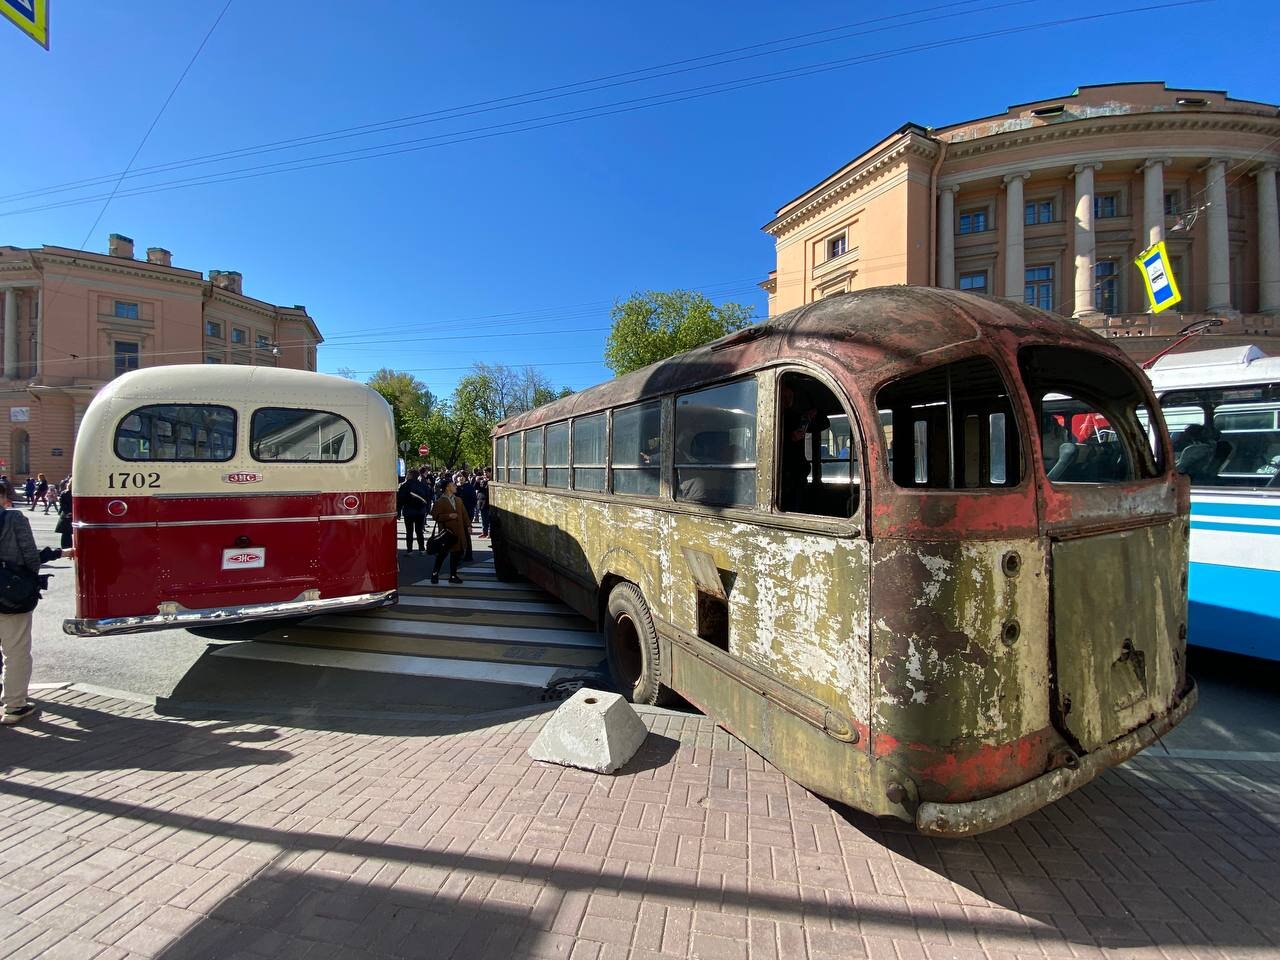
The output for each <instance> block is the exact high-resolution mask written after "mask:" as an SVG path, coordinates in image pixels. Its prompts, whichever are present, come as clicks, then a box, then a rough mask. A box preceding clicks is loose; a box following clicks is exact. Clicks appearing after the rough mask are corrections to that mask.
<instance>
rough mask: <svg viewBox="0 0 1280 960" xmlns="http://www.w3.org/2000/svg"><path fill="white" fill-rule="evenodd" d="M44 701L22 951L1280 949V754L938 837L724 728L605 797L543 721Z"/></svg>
mask: <svg viewBox="0 0 1280 960" xmlns="http://www.w3.org/2000/svg"><path fill="white" fill-rule="evenodd" d="M44 706H45V711H44V714H43V717H42V718H41V720H39V721H38V722H36V723H34V724H32V725H31V726H29V727H15V728H11V729H5V730H0V764H3V766H4V774H3V782H0V957H3V958H5V960H23V958H27V957H48V958H60V957H76V958H88V957H99V958H104V960H105V958H117V957H134V956H138V957H142V956H145V957H163V958H167V960H175V958H180V960H189V958H197V957H216V958H219V960H224V958H233V957H255V958H256V957H271V958H277V960H285V958H293V957H307V958H327V957H370V958H372V957H429V958H462V957H477V958H483V957H493V958H500V960H508V958H512V957H535V958H538V957H569V958H572V960H597V958H621V957H633V958H637V960H639V958H655V957H658V956H675V957H683V956H695V957H704V958H721V957H725V958H742V957H751V958H755V960H765V958H774V957H778V958H782V960H793V958H795V960H803V958H806V957H810V958H815V960H816V958H825V957H832V958H840V960H845V958H854V957H862V956H868V957H877V958H878V957H891V958H914V957H929V958H939V957H947V958H957V960H967V958H975V960H976V958H993V960H994V958H1013V957H1041V956H1051V957H1090V956H1093V957H1097V956H1119V957H1160V958H1163V957H1275V956H1278V955H1280V904H1278V903H1277V896H1280V894H1278V893H1277V891H1278V890H1280V865H1278V864H1280V856H1278V855H1280V841H1278V837H1280V831H1278V828H1277V815H1278V813H1280V764H1275V763H1270V764H1268V763H1238V762H1231V763H1228V762H1224V761H1222V760H1213V761H1209V760H1186V759H1173V758H1169V757H1159V756H1157V755H1156V754H1155V753H1149V754H1147V755H1145V756H1144V757H1142V758H1139V759H1138V760H1136V761H1134V762H1132V763H1130V764H1129V765H1128V766H1127V767H1125V768H1123V769H1121V770H1118V771H1113V772H1112V773H1110V774H1108V775H1107V776H1106V777H1105V778H1103V779H1102V780H1100V781H1099V782H1097V783H1095V784H1093V785H1091V786H1090V787H1088V788H1086V789H1085V790H1082V791H1080V792H1079V793H1077V794H1076V795H1074V796H1072V797H1069V798H1067V799H1066V800H1065V801H1063V802H1061V803H1059V804H1057V805H1056V806H1055V807H1053V808H1051V809H1049V810H1046V811H1042V812H1041V813H1039V814H1037V815H1034V816H1032V817H1029V818H1027V819H1026V820H1024V821H1022V822H1021V823H1020V824H1018V825H1016V826H1015V827H1011V828H1007V829H1005V830H1001V831H999V832H996V833H992V834H988V835H986V836H984V837H981V838H978V839H976V840H969V841H938V840H932V839H927V838H923V837H919V836H916V835H914V834H913V833H911V832H910V831H909V830H908V829H907V828H906V827H905V826H902V825H898V824H895V823H892V822H882V821H876V820H873V819H871V818H869V817H866V816H863V815H861V814H855V813H848V812H842V811H838V810H834V809H833V808H831V807H830V806H828V805H827V804H825V803H823V802H822V801H820V800H817V799H816V798H814V797H813V796H811V795H810V794H808V793H807V792H805V791H804V790H802V789H800V788H798V787H796V786H795V785H794V784H791V783H789V782H788V781H786V780H785V779H784V778H783V777H782V776H781V775H779V774H778V773H777V772H776V771H774V770H773V769H772V768H771V767H769V766H768V765H767V764H765V763H763V762H762V761H761V760H760V759H759V758H758V757H757V756H756V755H755V754H753V753H751V752H749V751H747V750H745V749H744V748H743V747H742V746H741V744H739V743H738V742H737V741H735V740H733V739H732V738H730V737H728V736H727V735H725V734H724V733H723V732H720V731H717V730H716V729H715V728H714V727H713V726H712V725H711V724H710V723H709V722H708V721H706V720H705V719H702V718H699V717H686V716H680V715H671V714H668V713H663V712H657V711H653V712H648V711H646V712H645V713H644V716H645V720H646V722H647V723H648V725H649V727H650V730H651V736H650V738H649V740H648V742H647V743H646V745H645V747H644V748H642V752H641V755H640V756H638V757H637V758H636V759H635V760H634V761H632V763H631V764H630V765H629V766H628V767H627V768H626V769H625V770H624V771H623V772H622V773H621V774H620V775H618V776H615V777H601V776H596V775H593V774H587V773H584V772H581V771H575V770H568V769H562V768H558V767H552V766H546V765H540V764H536V763H533V762H532V761H530V760H529V759H528V758H527V757H526V756H525V750H526V749H527V747H528V745H529V744H530V743H531V742H532V739H533V737H534V736H535V734H536V732H537V730H538V728H539V726H540V724H541V722H542V717H533V718H525V719H520V720H516V721H510V722H506V723H502V724H498V725H494V726H487V727H474V728H468V727H467V726H466V725H465V724H461V723H456V722H441V721H437V722H434V723H431V724H428V723H426V722H416V721H414V722H408V721H405V722H387V723H382V724H378V723H375V722H371V721H359V722H352V723H348V724H346V726H345V729H343V730H342V731H341V732H334V729H333V726H334V723H335V722H334V721H329V722H328V723H329V729H327V730H324V729H314V730H310V729H298V728H293V727H272V726H264V725H261V724H243V723H239V722H236V721H230V722H228V721H192V720H170V719H163V718H159V717H157V715H156V714H155V713H154V712H153V710H152V709H151V708H150V706H148V705H144V704H139V703H134V702H130V701H126V700H120V699H111V698H106V697H102V696H96V695H94V694H92V693H88V692H77V691H76V690H74V689H68V690H62V691H58V692H56V693H53V694H50V695H48V696H47V697H46V698H45V699H44ZM337 723H342V722H341V721H337Z"/></svg>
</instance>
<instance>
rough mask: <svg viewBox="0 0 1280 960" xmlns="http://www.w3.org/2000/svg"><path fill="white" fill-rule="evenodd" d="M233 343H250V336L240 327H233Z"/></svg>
mask: <svg viewBox="0 0 1280 960" xmlns="http://www.w3.org/2000/svg"><path fill="white" fill-rule="evenodd" d="M231 342H232V343H248V342H249V334H248V333H247V332H246V331H244V330H241V329H240V328H239V327H232V328H231Z"/></svg>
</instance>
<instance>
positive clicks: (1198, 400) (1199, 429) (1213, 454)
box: [1160, 383, 1280, 489]
mask: <svg viewBox="0 0 1280 960" xmlns="http://www.w3.org/2000/svg"><path fill="white" fill-rule="evenodd" d="M1160 406H1161V408H1162V409H1163V411H1164V418H1165V422H1166V423H1167V424H1168V426H1169V436H1170V438H1171V439H1172V440H1173V457H1174V466H1175V468H1176V469H1177V471H1178V472H1179V473H1181V474H1184V475H1186V476H1188V477H1190V478H1191V482H1192V483H1193V484H1195V485H1196V486H1206V487H1251V488H1254V489H1259V488H1263V487H1275V486H1280V482H1278V481H1277V480H1276V477H1277V476H1280V384H1276V383H1252V384H1239V385H1233V386H1229V387H1197V388H1194V389H1190V390H1177V391H1172V392H1168V393H1165V394H1164V395H1163V396H1161V397H1160Z"/></svg>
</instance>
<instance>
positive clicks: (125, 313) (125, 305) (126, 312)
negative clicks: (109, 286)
mask: <svg viewBox="0 0 1280 960" xmlns="http://www.w3.org/2000/svg"><path fill="white" fill-rule="evenodd" d="M116 316H117V317H120V318H122V319H124V320H137V319H138V305H137V304H136V303H129V302H127V301H125V300H117V301H116Z"/></svg>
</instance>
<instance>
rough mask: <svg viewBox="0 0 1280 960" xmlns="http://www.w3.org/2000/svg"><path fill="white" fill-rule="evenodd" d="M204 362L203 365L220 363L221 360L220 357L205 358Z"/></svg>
mask: <svg viewBox="0 0 1280 960" xmlns="http://www.w3.org/2000/svg"><path fill="white" fill-rule="evenodd" d="M204 362H205V363H221V362H222V358H221V357H205V358H204Z"/></svg>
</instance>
